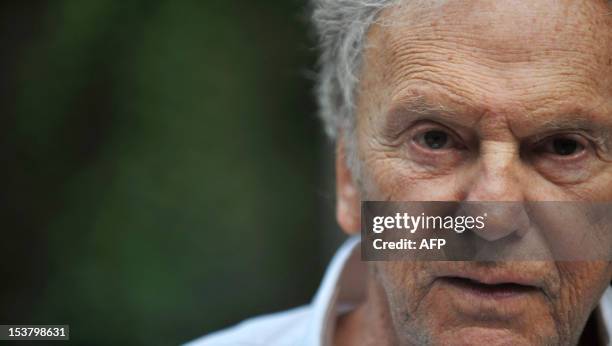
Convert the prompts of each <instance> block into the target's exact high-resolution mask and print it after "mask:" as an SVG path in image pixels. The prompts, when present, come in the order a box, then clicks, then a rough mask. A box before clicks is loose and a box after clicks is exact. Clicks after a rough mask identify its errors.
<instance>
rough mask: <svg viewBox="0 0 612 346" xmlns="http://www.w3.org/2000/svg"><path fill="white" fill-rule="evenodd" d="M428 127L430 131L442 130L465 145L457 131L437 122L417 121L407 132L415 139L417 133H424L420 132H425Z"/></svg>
mask: <svg viewBox="0 0 612 346" xmlns="http://www.w3.org/2000/svg"><path fill="white" fill-rule="evenodd" d="M427 127H429V129H430V130H442V131H444V132H446V133H448V134H449V135H450V136H451V137H452V139H453V140H454V141H456V142H460V143H461V144H463V138H462V137H461V136H460V135H459V134H458V133H457V132H456V131H455V130H453V129H452V128H450V127H448V126H446V125H443V124H440V123H439V122H437V121H432V120H417V121H415V122H414V123H413V124H412V125H411V126H410V127H409V128H408V129H407V131H406V132H409V133H411V138H413V137H414V135H416V134H417V132H419V133H422V131H419V130H425V129H426V128H427Z"/></svg>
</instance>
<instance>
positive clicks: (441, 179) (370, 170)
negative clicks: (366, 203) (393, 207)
mask: <svg viewBox="0 0 612 346" xmlns="http://www.w3.org/2000/svg"><path fill="white" fill-rule="evenodd" d="M370 162H371V163H372V164H367V166H366V170H364V173H366V175H364V177H365V179H364V183H365V184H364V186H365V187H366V192H367V193H366V195H367V196H368V198H369V199H372V200H394V201H432V200H435V201H457V200H462V199H463V198H464V197H465V196H464V192H463V191H464V189H462V188H461V187H462V180H463V178H462V175H461V172H460V171H459V170H457V171H456V172H454V173H450V174H445V175H439V174H431V173H427V172H417V171H415V169H413V168H412V167H410V163H409V162H408V163H407V162H405V161H403V162H402V161H401V160H400V159H393V158H392V159H389V158H387V159H385V160H376V161H370Z"/></svg>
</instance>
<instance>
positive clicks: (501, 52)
mask: <svg viewBox="0 0 612 346" xmlns="http://www.w3.org/2000/svg"><path fill="white" fill-rule="evenodd" d="M410 6H411V5H410V2H407V4H406V5H402V6H401V7H397V8H391V9H388V10H386V11H385V12H383V13H382V14H381V16H380V20H381V22H382V23H383V24H381V25H376V26H374V27H373V28H372V30H371V31H370V32H369V35H368V37H367V48H366V51H365V53H364V65H363V66H364V67H363V71H362V74H361V77H362V80H361V84H360V90H359V96H358V104H357V109H358V120H357V130H356V136H357V137H356V138H357V141H356V142H357V143H356V144H357V153H358V155H359V162H360V163H361V198H362V199H364V200H397V201H428V200H441V201H464V200H466V201H611V200H612V138H610V134H611V133H612V15H607V14H608V13H610V12H611V9H610V8H609V7H608V5H607V4H606V3H605V2H604V1H597V0H593V1H553V0H543V1H527V0H525V1H519V0H517V1H487V0H483V1H449V2H447V3H443V4H436V5H431V7H427V8H420V9H419V8H410ZM372 269H373V270H372V273H373V275H374V277H375V279H376V281H377V282H378V284H379V288H380V290H381V291H382V292H384V295H385V296H386V300H385V301H386V303H387V305H388V309H389V312H390V316H391V318H392V322H393V323H392V324H393V327H394V330H395V332H396V333H397V336H398V338H399V339H400V340H399V341H401V342H402V343H416V344H426V343H428V342H431V343H433V344H440V345H442V344H461V343H465V344H481V343H483V342H487V343H493V344H496V343H502V344H508V345H510V344H511V345H519V344H529V345H531V344H571V343H575V342H576V341H577V338H578V337H579V335H580V332H581V330H582V328H583V326H584V324H585V322H586V320H587V317H588V315H589V312H590V311H591V310H592V309H593V308H594V307H595V306H596V304H597V302H598V300H599V298H600V297H601V294H602V292H603V291H604V290H605V288H606V287H607V285H608V284H609V282H610V279H611V278H612V265H611V263H610V262H605V261H599V262H596V261H592V262H552V261H550V262H543V261H539V262H535V261H531V262H528V261H525V262H507V263H501V262H500V263H495V264H492V263H477V262H376V264H374V265H373V268H372ZM454 276H457V277H472V278H477V279H476V280H475V281H477V282H484V281H489V282H496V281H499V280H502V281H503V280H509V281H513V282H514V281H516V282H521V283H523V284H524V286H526V287H520V289H516V288H517V287H518V286H510V287H509V288H508V289H509V293H510V294H505V295H504V294H494V295H491V294H489V293H490V292H487V291H486V289H487V288H486V287H483V288H482V289H483V291H482V292H479V291H478V290H479V288H478V284H476V285H475V287H470V288H466V287H465V284H466V283H465V282H463V283H462V282H453V281H450V280H445V279H443V278H448V277H454ZM497 293H499V292H497ZM502 293H503V292H502Z"/></svg>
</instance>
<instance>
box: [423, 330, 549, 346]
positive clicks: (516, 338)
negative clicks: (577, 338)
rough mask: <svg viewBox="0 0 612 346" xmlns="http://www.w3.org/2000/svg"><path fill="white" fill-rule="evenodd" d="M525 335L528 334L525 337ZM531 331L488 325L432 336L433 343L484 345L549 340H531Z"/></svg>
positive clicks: (522, 343)
mask: <svg viewBox="0 0 612 346" xmlns="http://www.w3.org/2000/svg"><path fill="white" fill-rule="evenodd" d="M526 335H530V336H531V337H530V338H527V336H526ZM533 337H534V334H533V333H525V334H520V333H517V332H513V331H511V330H508V329H501V328H490V327H473V326H469V327H459V329H453V330H448V331H443V332H441V333H440V334H439V337H434V340H432V341H433V343H432V344H433V345H457V346H460V345H486V346H505V345H508V346H522V345H538V344H542V345H549V344H550V343H549V342H544V341H542V342H537V341H535V340H533Z"/></svg>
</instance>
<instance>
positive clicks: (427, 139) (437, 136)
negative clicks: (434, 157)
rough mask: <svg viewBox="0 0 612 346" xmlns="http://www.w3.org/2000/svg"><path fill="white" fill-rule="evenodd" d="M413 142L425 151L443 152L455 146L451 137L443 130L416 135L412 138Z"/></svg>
mask: <svg viewBox="0 0 612 346" xmlns="http://www.w3.org/2000/svg"><path fill="white" fill-rule="evenodd" d="M413 140H414V142H415V143H416V144H417V145H419V146H421V147H422V148H424V149H426V150H444V149H450V148H453V147H455V146H456V143H455V141H454V139H453V137H452V136H451V135H449V134H448V133H447V132H445V131H443V130H438V129H435V130H427V131H423V132H420V133H418V134H417V135H416V136H414V138H413Z"/></svg>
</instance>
